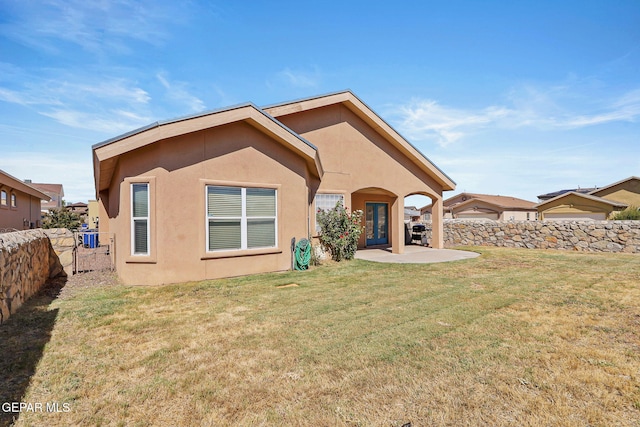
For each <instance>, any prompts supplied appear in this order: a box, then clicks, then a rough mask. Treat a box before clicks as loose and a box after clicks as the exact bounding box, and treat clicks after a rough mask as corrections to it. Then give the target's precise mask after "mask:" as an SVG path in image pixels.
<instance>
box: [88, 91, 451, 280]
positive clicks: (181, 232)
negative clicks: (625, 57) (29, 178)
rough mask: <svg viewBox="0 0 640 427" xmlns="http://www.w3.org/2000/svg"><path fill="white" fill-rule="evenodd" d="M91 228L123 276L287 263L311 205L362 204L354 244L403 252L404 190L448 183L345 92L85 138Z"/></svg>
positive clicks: (258, 268)
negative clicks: (91, 187) (103, 236)
mask: <svg viewBox="0 0 640 427" xmlns="http://www.w3.org/2000/svg"><path fill="white" fill-rule="evenodd" d="M93 158H94V176H95V185H96V193H97V196H98V203H99V209H100V220H99V224H100V231H101V232H109V233H111V234H112V235H113V236H114V241H115V251H114V252H113V253H114V254H115V266H116V269H117V271H118V274H119V275H120V277H121V279H122V280H123V281H124V282H125V283H128V284H159V283H173V282H183V281H189V280H203V279H211V278H220V277H229V276H238V275H245V274H253V273H262V272H269V271H281V270H287V269H289V268H290V267H291V261H292V258H291V256H292V254H291V250H290V247H291V240H292V238H296V239H301V238H306V237H309V236H312V235H315V234H316V230H317V228H316V213H317V211H318V209H326V208H331V207H333V206H335V203H336V202H337V201H342V202H343V203H344V205H345V206H346V207H347V208H348V209H349V210H352V211H353V210H362V211H363V212H364V214H365V221H364V222H365V226H366V230H365V233H363V235H362V237H361V240H360V241H359V247H360V248H366V247H372V246H386V247H390V248H391V251H392V252H393V253H403V252H404V232H405V230H404V199H405V197H406V196H410V195H414V194H420V195H425V196H427V197H430V198H431V199H432V201H433V204H434V206H436V209H435V210H434V214H433V233H434V234H433V238H432V242H431V243H432V246H434V247H442V246H443V235H442V193H443V191H447V190H453V189H454V188H455V183H454V182H453V181H452V180H451V179H450V178H449V177H448V176H447V175H445V174H444V172H442V171H441V170H440V169H438V168H437V167H436V166H435V165H434V164H433V163H432V162H431V161H430V160H429V159H427V158H426V157H425V156H424V155H423V154H422V153H420V152H419V151H418V150H417V149H416V148H415V147H413V146H412V145H411V144H410V143H409V142H408V141H407V140H405V139H404V138H403V137H402V136H400V135H399V134H398V133H397V132H396V131H395V130H394V129H393V128H392V127H391V126H390V125H389V124H388V123H386V122H385V121H384V120H383V119H382V118H381V117H380V116H378V115H377V114H376V113H375V112H374V111H373V110H371V109H370V108H369V107H368V106H367V105H366V104H365V103H364V102H362V101H361V100H360V99H359V98H358V97H357V96H355V95H354V94H353V93H352V92H350V91H344V92H337V93H332V94H328V95H322V96H317V97H312V98H307V99H303V100H297V101H291V102H285V103H281V104H277V105H271V106H268V107H263V108H259V107H257V106H256V105H254V104H252V103H247V104H242V105H238V106H234V107H229V108H225V109H220V110H216V111H211V112H206V113H202V114H197V115H194V116H190V117H185V118H181V119H176V120H170V121H165V122H157V123H154V124H151V125H149V126H147V127H144V128H141V129H138V130H134V131H132V132H130V133H127V134H125V135H121V136H118V137H116V138H113V139H110V140H108V141H105V142H103V143H100V144H97V145H95V146H94V147H93Z"/></svg>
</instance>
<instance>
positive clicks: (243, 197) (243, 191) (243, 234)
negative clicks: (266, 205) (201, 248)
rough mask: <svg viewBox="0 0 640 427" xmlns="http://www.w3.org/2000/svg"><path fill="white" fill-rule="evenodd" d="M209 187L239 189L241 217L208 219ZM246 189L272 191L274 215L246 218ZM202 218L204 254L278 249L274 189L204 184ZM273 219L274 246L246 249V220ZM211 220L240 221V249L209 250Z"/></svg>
mask: <svg viewBox="0 0 640 427" xmlns="http://www.w3.org/2000/svg"><path fill="white" fill-rule="evenodd" d="M209 187H233V188H240V198H241V203H242V210H241V215H240V216H239V217H238V216H229V217H223V216H218V217H210V216H209ZM247 188H264V189H269V190H273V191H274V198H275V200H274V201H275V215H274V216H252V217H248V216H247ZM204 200H205V203H204V216H205V252H206V253H219V252H237V251H247V250H254V249H257V250H259V249H271V248H277V247H278V189H276V188H272V187H260V186H256V187H238V186H234V185H224V184H206V185H205V186H204ZM249 218H250V219H273V220H274V222H273V226H274V230H273V231H274V245H273V246H260V247H252V248H249V247H248V243H247V241H248V235H247V222H248V221H247V219H249ZM211 219H223V220H224V219H234V220H237V219H240V248H237V249H215V250H210V249H209V248H210V246H209V243H210V242H209V238H210V236H209V220H211Z"/></svg>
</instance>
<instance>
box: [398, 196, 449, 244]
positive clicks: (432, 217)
mask: <svg viewBox="0 0 640 427" xmlns="http://www.w3.org/2000/svg"><path fill="white" fill-rule="evenodd" d="M422 196H424V197H422ZM404 200H405V201H410V202H412V203H421V201H429V202H430V203H429V204H426V205H423V206H421V207H419V209H421V219H422V220H423V221H424V222H427V223H430V226H431V240H430V241H429V245H430V246H431V247H432V248H436V249H442V248H444V230H443V210H442V206H443V205H442V195H441V194H440V195H439V194H430V193H428V192H426V191H414V192H411V193H409V194H406V195H405V196H404ZM425 214H426V216H425ZM427 218H428V219H427Z"/></svg>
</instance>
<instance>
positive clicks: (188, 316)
mask: <svg viewBox="0 0 640 427" xmlns="http://www.w3.org/2000/svg"><path fill="white" fill-rule="evenodd" d="M476 249H477V250H479V251H481V252H482V256H481V257H479V258H475V259H471V260H465V261H460V262H455V263H443V264H424V265H408V264H397V265H392V264H376V263H369V262H366V261H353V262H349V263H337V264H331V265H328V266H322V267H319V268H316V269H314V270H312V271H309V272H304V273H301V272H289V273H280V274H266V275H259V276H252V277H243V278H235V279H228V280H217V281H209V282H200V283H186V284H180V285H171V286H162V287H152V288H148V287H144V288H134V287H124V286H108V287H104V286H103V287H96V288H89V289H81V290H78V291H76V292H74V293H73V294H70V295H68V296H66V297H62V298H59V299H57V300H55V301H54V302H53V303H52V304H51V305H50V306H49V310H58V314H57V319H56V322H55V327H54V328H53V330H52V332H51V339H50V341H49V342H48V343H47V345H46V347H45V348H44V351H43V354H42V358H41V360H40V362H39V364H38V365H37V369H36V370H35V373H34V374H33V376H32V378H31V384H30V386H29V388H28V391H27V393H26V395H25V396H24V398H23V401H24V402H31V403H33V402H65V403H69V405H70V409H71V410H70V412H68V413H22V414H21V415H20V417H19V419H18V421H17V423H16V425H19V426H23V425H24V426H27V425H49V426H53V425H65V426H67V425H139V426H146V425H175V426H194V425H210V426H214V425H215V426H218V425H234V426H249V425H250V426H254V425H264V426H271V425H299V426H329V425H331V426H401V425H403V424H405V423H409V422H411V425H412V426H414V427H415V426H426V425H431V426H434V425H437V426H447V425H451V426H475V425H492V426H512V425H520V426H540V425H547V426H576V425H582V426H614V425H615V426H638V425H640V257H639V256H637V255H635V256H634V255H620V254H615V255H614V254H584V253H568V252H552V251H535V250H508V249H498V248H476ZM287 284H297V285H298V286H290V287H281V286H282V285H287Z"/></svg>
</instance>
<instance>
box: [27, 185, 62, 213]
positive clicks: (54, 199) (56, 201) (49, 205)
mask: <svg viewBox="0 0 640 427" xmlns="http://www.w3.org/2000/svg"><path fill="white" fill-rule="evenodd" d="M25 183H27V184H29V185H30V186H32V187H34V188H37V189H38V190H40V191H42V192H43V193H44V194H46V195H47V196H49V200H47V201H43V202H42V211H43V212H49V210H51V209H60V208H62V198H63V197H64V188H62V184H42V183H32V182H31V180H30V179H27V180H25Z"/></svg>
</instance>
